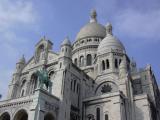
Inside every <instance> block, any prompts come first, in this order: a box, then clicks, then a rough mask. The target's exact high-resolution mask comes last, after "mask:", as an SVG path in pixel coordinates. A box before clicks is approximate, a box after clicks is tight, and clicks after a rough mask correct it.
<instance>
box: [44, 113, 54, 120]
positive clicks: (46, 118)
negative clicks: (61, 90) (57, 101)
mask: <svg viewBox="0 0 160 120" xmlns="http://www.w3.org/2000/svg"><path fill="white" fill-rule="evenodd" d="M44 120H55V119H54V117H53V115H52V114H51V113H47V114H46V115H45V116H44Z"/></svg>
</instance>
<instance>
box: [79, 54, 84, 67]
mask: <svg viewBox="0 0 160 120" xmlns="http://www.w3.org/2000/svg"><path fill="white" fill-rule="evenodd" d="M79 65H80V67H83V66H84V56H81V57H80V64H79Z"/></svg>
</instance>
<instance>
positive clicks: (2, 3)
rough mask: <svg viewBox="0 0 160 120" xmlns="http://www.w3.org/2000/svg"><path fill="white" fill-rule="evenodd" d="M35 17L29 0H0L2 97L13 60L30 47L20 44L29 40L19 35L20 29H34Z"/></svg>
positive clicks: (0, 90)
mask: <svg viewBox="0 0 160 120" xmlns="http://www.w3.org/2000/svg"><path fill="white" fill-rule="evenodd" d="M37 17H38V15H37V12H36V10H35V9H34V4H33V3H32V2H31V1H29V0H0V51H2V52H3V54H1V59H0V63H1V65H0V73H1V74H0V94H1V93H2V95H3V97H5V96H6V93H7V90H8V84H9V81H10V80H11V74H12V72H13V70H14V68H15V63H16V62H15V61H17V58H19V57H20V54H23V52H26V51H29V49H30V48H29V47H24V46H21V45H27V43H28V42H30V41H29V40H28V39H27V38H24V37H23V36H21V30H26V29H27V28H33V29H31V30H32V31H34V28H35V26H36V25H37ZM35 29H36V30H37V28H35ZM36 30H35V31H36ZM20 50H23V51H20ZM11 64H12V65H11Z"/></svg>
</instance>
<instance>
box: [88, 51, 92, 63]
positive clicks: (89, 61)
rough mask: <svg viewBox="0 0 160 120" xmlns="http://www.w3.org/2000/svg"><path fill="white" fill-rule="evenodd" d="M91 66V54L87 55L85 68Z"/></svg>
mask: <svg viewBox="0 0 160 120" xmlns="http://www.w3.org/2000/svg"><path fill="white" fill-rule="evenodd" d="M91 64H92V56H91V54H88V55H87V66H89V65H91Z"/></svg>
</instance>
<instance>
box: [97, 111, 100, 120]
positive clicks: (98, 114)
mask: <svg viewBox="0 0 160 120" xmlns="http://www.w3.org/2000/svg"><path fill="white" fill-rule="evenodd" d="M96 120H100V108H97V109H96Z"/></svg>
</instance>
